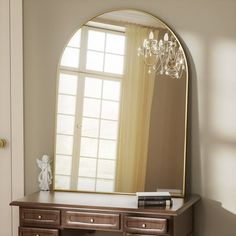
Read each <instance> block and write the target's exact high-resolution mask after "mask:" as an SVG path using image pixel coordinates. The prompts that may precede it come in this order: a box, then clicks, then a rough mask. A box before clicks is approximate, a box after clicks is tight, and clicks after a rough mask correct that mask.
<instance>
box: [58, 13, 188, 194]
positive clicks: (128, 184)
mask: <svg viewBox="0 0 236 236" xmlns="http://www.w3.org/2000/svg"><path fill="white" fill-rule="evenodd" d="M150 32H151V34H150ZM166 34H168V35H169V37H170V40H169V39H167V36H166ZM147 37H149V41H152V40H158V42H159V43H158V45H159V46H160V48H164V49H165V50H167V49H168V50H169V51H168V56H166V55H167V54H165V55H164V57H162V56H159V57H160V58H157V57H156V51H153V55H154V57H155V58H151V57H152V55H151V56H150V58H148V61H149V62H150V60H153V61H152V63H153V62H154V64H155V68H154V67H153V66H154V65H152V69H155V70H156V69H157V68H156V65H157V61H158V60H162V61H165V62H164V63H163V62H162V61H160V62H161V65H160V68H161V71H162V70H163V73H149V71H150V68H149V66H146V65H145V63H143V60H142V58H141V57H138V55H137V49H138V48H139V47H140V45H143V48H141V49H139V53H140V54H141V55H144V56H145V50H146V49H145V47H146V48H147V45H148V43H147V40H145V39H147ZM161 39H164V42H163V43H160V42H162V41H161ZM143 42H146V43H144V44H143ZM149 62H146V64H148V63H149ZM148 65H149V64H148ZM58 75H59V76H58V87H57V107H56V132H55V161H54V189H56V190H71V191H89V192H109V193H114V192H115V193H135V192H138V191H139V192H141V191H157V190H160V189H165V190H167V189H168V190H169V191H170V192H172V193H175V194H177V195H181V196H183V194H184V191H185V162H186V127H187V85H188V83H187V82H188V73H187V61H186V58H185V54H184V52H183V51H182V47H181V45H180V43H179V41H178V39H177V38H176V36H175V35H174V34H173V32H172V31H171V30H170V29H169V28H168V27H167V26H166V25H165V24H164V23H163V22H162V21H160V20H158V19H157V18H155V17H153V16H151V15H149V14H147V13H143V12H140V11H134V10H119V11H112V12H108V13H105V14H102V15H100V16H97V17H95V18H93V19H92V20H90V21H88V22H87V23H86V24H84V25H83V26H82V27H81V28H80V29H79V30H78V31H76V33H75V34H74V35H73V37H72V38H71V39H70V41H69V42H68V43H67V45H66V47H65V49H64V52H63V54H62V57H61V60H60V63H59V68H58ZM172 77H175V78H180V77H181V79H178V80H177V79H173V78H172ZM170 174H171V175H170Z"/></svg>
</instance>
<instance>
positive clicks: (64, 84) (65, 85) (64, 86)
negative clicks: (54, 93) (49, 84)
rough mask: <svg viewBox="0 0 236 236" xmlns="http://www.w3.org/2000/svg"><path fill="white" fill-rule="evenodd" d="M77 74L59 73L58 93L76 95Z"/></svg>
mask: <svg viewBox="0 0 236 236" xmlns="http://www.w3.org/2000/svg"><path fill="white" fill-rule="evenodd" d="M77 80H78V78H77V76H76V75H69V74H63V73H61V74H60V78H59V93H65V94H69V95H76V93H77Z"/></svg>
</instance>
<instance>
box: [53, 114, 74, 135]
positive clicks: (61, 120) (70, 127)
mask: <svg viewBox="0 0 236 236" xmlns="http://www.w3.org/2000/svg"><path fill="white" fill-rule="evenodd" d="M74 123H75V117H74V116H66V115H57V133H60V134H70V135H73V134H74Z"/></svg>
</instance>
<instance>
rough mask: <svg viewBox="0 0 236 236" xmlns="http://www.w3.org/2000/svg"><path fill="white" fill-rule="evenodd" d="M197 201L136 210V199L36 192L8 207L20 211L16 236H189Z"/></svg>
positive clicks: (177, 201) (195, 198)
mask: <svg viewBox="0 0 236 236" xmlns="http://www.w3.org/2000/svg"><path fill="white" fill-rule="evenodd" d="M199 199H200V197H199V196H196V195H192V196H189V197H186V198H184V199H182V198H173V206H172V207H171V208H169V209H166V208H160V207H159V208H158V207H148V208H147V207H146V208H138V207H137V198H136V196H130V195H112V194H86V193H73V192H37V193H34V194H31V195H29V196H26V197H24V198H22V199H19V200H16V201H13V202H12V203H11V205H12V206H19V207H20V226H19V236H60V235H62V232H63V230H67V229H77V230H78V231H80V230H86V231H88V232H90V231H94V230H100V231H110V232H120V233H121V234H122V233H123V235H125V236H138V235H140V236H141V235H160V236H161V235H162V236H190V235H193V211H194V205H195V204H196V203H197V202H198V201H199Z"/></svg>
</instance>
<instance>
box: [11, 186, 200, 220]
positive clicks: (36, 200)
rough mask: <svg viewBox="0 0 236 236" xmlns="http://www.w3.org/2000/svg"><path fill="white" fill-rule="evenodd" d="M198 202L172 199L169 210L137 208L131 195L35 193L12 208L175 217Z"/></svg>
mask: <svg viewBox="0 0 236 236" xmlns="http://www.w3.org/2000/svg"><path fill="white" fill-rule="evenodd" d="M199 200H200V197H199V196H197V195H191V196H187V197H186V198H173V205H172V207H171V208H168V209H166V208H160V207H145V208H138V203H137V201H138V200H137V197H136V196H131V195H112V194H89V193H76V192H56V191H55V192H47V191H44V192H43V191H42V192H36V193H34V194H31V195H28V196H26V197H24V198H21V199H19V200H16V201H13V202H12V203H11V205H12V206H21V207H24V206H25V207H39V208H43V207H50V208H52V209H53V208H54V209H60V208H77V209H78V208H81V209H83V208H85V209H86V210H94V209H96V210H104V209H105V210H106V211H114V210H115V211H116V212H133V213H148V214H154V215H166V216H176V215H179V214H181V213H182V212H183V211H185V210H186V209H187V208H189V207H191V206H192V205H194V204H195V203H196V202H198V201H199Z"/></svg>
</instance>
